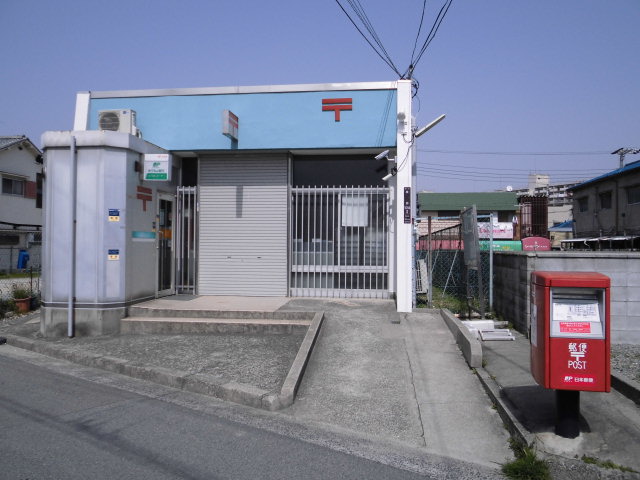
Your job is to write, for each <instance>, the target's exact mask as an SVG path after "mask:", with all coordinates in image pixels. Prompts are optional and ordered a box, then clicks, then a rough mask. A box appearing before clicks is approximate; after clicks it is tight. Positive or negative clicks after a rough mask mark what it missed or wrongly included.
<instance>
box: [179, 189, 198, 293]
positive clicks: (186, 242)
mask: <svg viewBox="0 0 640 480" xmlns="http://www.w3.org/2000/svg"><path fill="white" fill-rule="evenodd" d="M176 208H177V219H176V270H175V272H176V280H175V285H176V292H177V293H191V294H195V293H196V278H197V275H196V268H197V265H198V263H197V262H196V246H197V238H198V187H178V192H177V196H176Z"/></svg>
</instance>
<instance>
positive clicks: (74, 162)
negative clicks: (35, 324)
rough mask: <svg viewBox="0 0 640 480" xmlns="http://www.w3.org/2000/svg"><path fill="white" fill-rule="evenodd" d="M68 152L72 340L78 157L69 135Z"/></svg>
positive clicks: (69, 330) (71, 334)
mask: <svg viewBox="0 0 640 480" xmlns="http://www.w3.org/2000/svg"><path fill="white" fill-rule="evenodd" d="M69 150H70V165H69V167H70V169H71V172H70V173H71V175H70V177H71V178H70V179H69V182H70V185H69V198H70V201H71V210H70V211H71V245H70V259H69V262H70V265H69V297H68V299H67V335H68V337H69V338H73V337H74V335H75V309H74V304H75V301H76V298H75V293H76V225H77V219H76V194H77V192H76V190H77V185H76V183H77V182H76V178H77V173H78V172H77V168H78V156H77V152H76V137H74V136H73V135H71V140H70V142H69Z"/></svg>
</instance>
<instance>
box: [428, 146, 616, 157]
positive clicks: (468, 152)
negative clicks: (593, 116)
mask: <svg viewBox="0 0 640 480" xmlns="http://www.w3.org/2000/svg"><path fill="white" fill-rule="evenodd" d="M418 151H419V152H426V153H446V154H458V155H506V156H512V155H513V156H517V155H524V156H526V155H530V156H565V155H605V154H609V152H607V151H604V150H601V151H591V152H483V151H476V150H426V149H422V148H419V149H418Z"/></svg>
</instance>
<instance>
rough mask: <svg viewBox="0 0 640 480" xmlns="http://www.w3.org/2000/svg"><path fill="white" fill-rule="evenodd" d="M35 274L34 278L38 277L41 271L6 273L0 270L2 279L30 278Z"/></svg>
mask: <svg viewBox="0 0 640 480" xmlns="http://www.w3.org/2000/svg"><path fill="white" fill-rule="evenodd" d="M31 276H33V278H38V277H39V276H40V274H39V273H29V272H24V273H6V272H0V279H2V278H29V277H31Z"/></svg>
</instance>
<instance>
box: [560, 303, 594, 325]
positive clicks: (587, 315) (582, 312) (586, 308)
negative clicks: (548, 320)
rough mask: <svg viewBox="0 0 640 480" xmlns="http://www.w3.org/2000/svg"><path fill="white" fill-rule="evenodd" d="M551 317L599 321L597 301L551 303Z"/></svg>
mask: <svg viewBox="0 0 640 480" xmlns="http://www.w3.org/2000/svg"><path fill="white" fill-rule="evenodd" d="M553 319H554V320H556V321H557V320H564V321H567V322H572V321H575V322H600V311H599V310H598V302H597V301H593V302H590V303H586V302H584V301H580V303H564V302H563V303H556V302H554V303H553Z"/></svg>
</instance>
